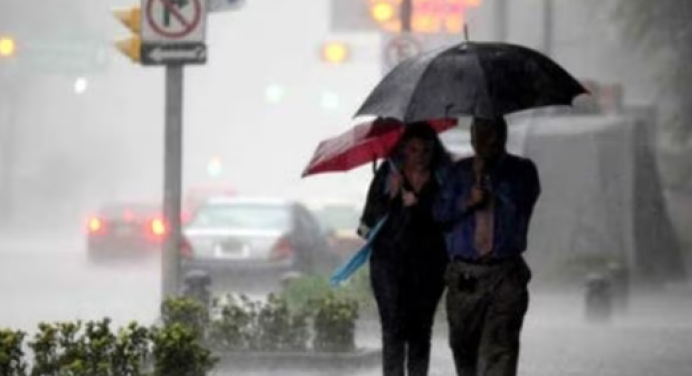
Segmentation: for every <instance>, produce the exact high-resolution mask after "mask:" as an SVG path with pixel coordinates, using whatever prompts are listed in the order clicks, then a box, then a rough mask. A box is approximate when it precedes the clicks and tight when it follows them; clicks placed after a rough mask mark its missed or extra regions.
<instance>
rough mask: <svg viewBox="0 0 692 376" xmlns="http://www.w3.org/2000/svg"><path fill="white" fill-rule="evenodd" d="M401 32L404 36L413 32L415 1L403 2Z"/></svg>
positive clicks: (406, 0)
mask: <svg viewBox="0 0 692 376" xmlns="http://www.w3.org/2000/svg"><path fill="white" fill-rule="evenodd" d="M400 13H401V32H402V33H403V34H406V33H410V32H411V19H412V18H413V0H404V1H402V2H401V10H400Z"/></svg>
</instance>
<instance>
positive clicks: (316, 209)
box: [307, 199, 365, 258]
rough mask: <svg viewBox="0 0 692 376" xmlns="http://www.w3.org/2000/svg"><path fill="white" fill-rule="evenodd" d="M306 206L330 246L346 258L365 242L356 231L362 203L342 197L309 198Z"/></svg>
mask: <svg viewBox="0 0 692 376" xmlns="http://www.w3.org/2000/svg"><path fill="white" fill-rule="evenodd" d="M307 206H308V208H310V210H311V211H312V212H313V213H314V214H315V217H316V218H317V220H318V221H319V222H320V224H321V226H322V227H323V228H324V229H325V231H326V233H327V235H328V238H329V241H330V243H331V246H332V248H334V249H335V251H336V252H337V253H338V254H339V255H340V256H341V257H342V258H347V257H349V256H351V255H352V254H353V252H355V251H357V250H358V249H359V248H360V247H362V246H363V244H364V243H365V242H364V240H363V239H361V238H360V237H359V236H358V234H357V233H356V229H357V228H358V225H359V224H360V214H361V211H362V204H360V203H359V202H357V201H349V200H343V199H322V200H311V201H309V202H308V203H307Z"/></svg>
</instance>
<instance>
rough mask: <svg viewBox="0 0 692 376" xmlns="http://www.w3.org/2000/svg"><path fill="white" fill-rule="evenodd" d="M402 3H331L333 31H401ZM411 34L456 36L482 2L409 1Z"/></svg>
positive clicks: (397, 0)
mask: <svg viewBox="0 0 692 376" xmlns="http://www.w3.org/2000/svg"><path fill="white" fill-rule="evenodd" d="M401 2H402V0H332V6H331V10H332V12H331V29H332V31H334V32H354V31H358V32H361V31H385V32H392V33H397V32H400V31H401V24H402V22H401V14H400V11H401ZM412 2H413V4H412V5H413V9H412V14H411V31H412V32H414V33H423V34H458V33H460V32H461V31H463V28H464V22H465V21H464V18H465V17H466V14H467V12H468V11H469V10H471V9H473V8H478V7H480V6H481V3H482V0H412Z"/></svg>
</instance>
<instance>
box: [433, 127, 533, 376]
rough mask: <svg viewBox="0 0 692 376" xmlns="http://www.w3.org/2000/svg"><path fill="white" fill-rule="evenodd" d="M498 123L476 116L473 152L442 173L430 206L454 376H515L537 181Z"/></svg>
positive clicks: (472, 132)
mask: <svg viewBox="0 0 692 376" xmlns="http://www.w3.org/2000/svg"><path fill="white" fill-rule="evenodd" d="M506 141H507V123H506V122H505V120H504V119H496V120H487V119H480V118H476V119H474V121H473V124H472V126H471V142H472V145H473V148H474V151H475V155H474V156H473V157H471V158H467V159H463V160H460V161H458V162H457V163H456V164H454V165H453V166H452V167H451V168H450V169H449V170H448V171H447V173H446V176H445V179H444V183H443V186H442V189H441V192H440V194H439V196H438V198H437V202H436V203H435V207H434V214H435V218H436V220H437V221H438V222H440V223H441V224H442V225H443V226H444V227H445V229H446V231H447V235H446V237H447V250H448V252H449V256H450V259H451V263H450V264H449V267H448V269H447V272H446V282H447V317H448V320H449V328H450V334H449V335H450V346H451V348H452V353H453V354H454V361H455V365H456V369H457V374H458V375H459V376H514V375H516V373H517V363H518V357H519V338H520V334H521V328H522V325H523V322H524V316H525V314H526V311H527V309H528V300H529V294H528V283H529V281H530V279H531V271H530V270H529V268H528V266H527V265H526V263H525V262H524V259H523V257H522V254H523V252H524V251H525V250H526V247H527V240H526V239H527V233H528V229H529V223H530V221H531V216H532V213H533V208H534V205H535V203H536V201H537V199H538V196H539V194H540V182H539V178H538V172H537V170H536V166H535V165H534V163H533V162H532V161H530V160H528V159H525V158H521V157H518V156H515V155H512V154H509V153H507V152H506V150H505V144H506Z"/></svg>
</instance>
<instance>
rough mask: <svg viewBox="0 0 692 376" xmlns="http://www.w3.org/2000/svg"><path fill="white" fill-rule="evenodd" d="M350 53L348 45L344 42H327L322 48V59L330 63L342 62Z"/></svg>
mask: <svg viewBox="0 0 692 376" xmlns="http://www.w3.org/2000/svg"><path fill="white" fill-rule="evenodd" d="M349 55H350V51H349V48H348V46H347V45H346V44H345V43H342V42H327V43H324V44H322V47H321V48H320V57H321V58H322V61H324V62H325V63H329V64H341V63H343V62H344V61H346V60H348V58H349Z"/></svg>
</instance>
